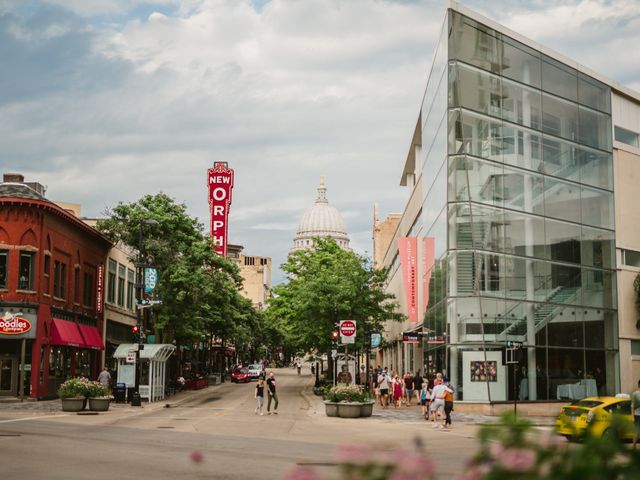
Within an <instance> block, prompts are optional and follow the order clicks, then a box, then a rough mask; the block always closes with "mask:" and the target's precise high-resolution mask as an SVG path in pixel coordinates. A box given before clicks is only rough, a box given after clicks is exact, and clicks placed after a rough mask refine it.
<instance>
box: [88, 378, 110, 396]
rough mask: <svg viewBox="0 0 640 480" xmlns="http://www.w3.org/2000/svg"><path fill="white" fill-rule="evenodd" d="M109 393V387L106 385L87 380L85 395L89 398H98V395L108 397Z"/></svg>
mask: <svg viewBox="0 0 640 480" xmlns="http://www.w3.org/2000/svg"><path fill="white" fill-rule="evenodd" d="M109 394H110V392H109V387H108V386H107V385H103V384H101V383H100V382H95V381H94V382H89V386H88V387H87V397H89V398H99V397H108V396H109Z"/></svg>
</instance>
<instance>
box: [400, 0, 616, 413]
mask: <svg viewBox="0 0 640 480" xmlns="http://www.w3.org/2000/svg"><path fill="white" fill-rule="evenodd" d="M504 31H505V30H504V29H500V30H498V29H497V27H495V26H494V28H491V27H489V26H487V25H485V24H483V23H480V22H479V21H478V20H477V19H476V20H474V19H472V18H471V17H469V16H466V15H463V14H462V13H460V12H459V11H457V10H454V9H450V10H448V14H447V18H446V20H445V24H444V25H443V28H442V34H441V36H440V40H439V44H438V47H437V51H436V54H435V57H434V61H433V65H432V68H431V73H430V76H429V80H428V84H427V88H426V92H425V96H424V99H423V103H422V107H421V111H420V119H419V128H421V130H422V131H421V142H420V143H421V148H420V150H419V154H418V155H417V156H416V159H415V162H416V166H415V171H416V177H418V178H419V179H420V180H419V181H420V182H421V183H422V184H421V190H422V192H423V198H422V208H421V210H420V214H419V218H418V223H417V224H418V225H419V228H418V229H417V230H419V231H420V233H419V234H418V236H423V237H429V238H433V239H434V240H433V241H434V244H435V262H434V263H433V267H432V268H431V270H430V272H427V274H426V275H425V277H426V278H430V282H429V287H428V292H429V302H428V305H429V306H428V309H427V311H426V314H425V318H424V327H425V329H428V330H430V331H431V332H432V338H434V337H435V338H442V339H444V343H443V344H438V343H437V342H432V344H428V345H425V353H424V355H425V365H427V366H428V368H429V369H431V370H433V371H436V370H443V369H444V370H446V372H447V373H448V375H449V377H450V378H451V380H452V383H454V385H457V386H458V387H459V391H458V393H459V398H461V399H463V400H477V401H504V400H512V399H513V398H514V397H517V398H518V399H519V400H547V399H556V398H559V397H563V398H574V397H576V398H577V397H578V396H587V395H590V394H597V393H599V394H614V393H616V391H617V390H618V388H619V372H618V371H617V368H618V367H617V365H618V358H617V356H618V347H617V341H618V340H617V339H618V335H617V331H616V329H617V312H616V275H615V233H614V201H613V157H612V138H611V136H612V126H611V95H612V94H611V89H610V87H609V86H607V85H605V84H604V83H601V82H599V81H597V80H596V79H594V78H592V77H590V76H588V75H586V74H585V73H583V71H579V70H578V69H576V68H574V67H572V66H570V65H568V64H567V63H563V62H561V61H559V60H558V59H557V58H553V57H552V56H549V55H547V54H545V53H543V52H541V51H539V50H538V49H535V48H533V47H532V46H531V45H532V42H528V43H529V45H525V44H524V43H522V42H520V41H517V40H516V39H515V38H512V37H515V36H516V35H512V36H508V35H506V34H505V33H504ZM414 230H416V229H414ZM409 235H410V236H411V233H410V234H409ZM508 342H520V343H522V344H523V349H522V350H521V352H520V355H519V363H518V365H517V367H515V368H513V370H512V369H511V368H509V367H508V366H506V365H504V364H503V362H504V359H503V351H504V349H505V346H506V345H507V344H508Z"/></svg>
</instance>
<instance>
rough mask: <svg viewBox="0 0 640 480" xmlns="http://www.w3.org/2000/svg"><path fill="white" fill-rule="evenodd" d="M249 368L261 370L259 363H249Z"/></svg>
mask: <svg viewBox="0 0 640 480" xmlns="http://www.w3.org/2000/svg"><path fill="white" fill-rule="evenodd" d="M249 370H262V367H261V366H260V365H257V364H256V365H249Z"/></svg>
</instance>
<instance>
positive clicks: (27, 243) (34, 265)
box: [0, 184, 111, 398]
mask: <svg viewBox="0 0 640 480" xmlns="http://www.w3.org/2000/svg"><path fill="white" fill-rule="evenodd" d="M4 185H7V184H4ZM20 188H25V189H26V188H28V187H26V186H24V187H20V186H19V185H17V184H16V185H15V190H14V191H11V192H10V193H9V194H7V192H6V190H0V261H2V262H5V267H4V269H5V273H4V279H2V278H0V316H2V315H6V314H7V313H6V312H9V314H14V313H23V315H25V316H27V317H28V316H30V317H31V318H32V319H33V320H35V322H32V323H35V324H34V327H35V328H34V330H35V334H34V335H35V338H33V339H28V340H26V350H27V351H26V361H25V365H27V369H26V370H27V371H26V377H27V379H28V390H27V381H25V394H28V395H30V396H31V397H36V398H44V397H50V396H53V395H55V392H56V390H57V387H58V385H59V384H60V383H61V382H62V381H63V380H64V378H65V377H68V376H74V375H77V374H84V375H87V376H90V377H91V378H93V379H95V378H96V376H97V373H98V372H99V370H100V368H101V365H100V364H99V362H100V358H101V357H100V351H98V350H87V349H83V348H81V347H80V348H79V347H73V346H69V345H66V346H59V345H58V346H56V345H52V344H51V335H52V319H53V318H59V319H62V320H67V321H72V322H75V323H79V324H85V325H91V326H94V327H97V328H98V331H100V332H102V331H103V325H102V322H103V318H102V315H101V314H98V313H96V285H97V269H98V265H100V264H104V262H105V259H106V257H107V254H108V252H109V249H110V247H111V243H110V242H109V240H108V239H107V238H106V237H104V236H103V235H102V234H100V233H99V232H98V231H96V230H95V229H93V228H91V227H89V226H88V225H86V224H85V223H83V222H82V221H81V220H80V219H78V218H76V217H75V216H73V215H72V214H70V213H68V212H66V211H65V210H63V209H62V208H60V207H58V206H57V205H55V204H53V203H51V202H49V201H48V200H46V199H44V197H40V196H39V195H25V196H32V197H33V198H21V193H20ZM25 192H26V193H27V194H29V191H28V190H25ZM38 197H40V198H38ZM27 267H28V268H27ZM0 268H2V265H1V264H0ZM1 273H2V271H1V270H0V274H1ZM3 284H4V285H3ZM32 335H33V334H32ZM21 344H22V341H21V340H20V339H18V338H11V336H10V335H0V360H2V359H6V364H3V365H4V367H5V370H6V372H7V373H6V375H5V377H4V378H3V379H0V380H2V382H4V387H3V388H4V389H3V388H0V394H5V395H8V394H14V395H15V394H17V392H18V391H19V390H18V385H17V383H18V382H17V381H16V379H15V369H16V366H15V361H16V359H18V361H19V356H20V349H21ZM2 361H4V360H2ZM51 361H54V362H55V364H56V365H52V364H51ZM8 365H10V366H11V368H13V369H14V372H13V373H14V376H13V377H11V378H12V380H9V377H7V375H9V373H10V372H9V368H10V367H9V366H8ZM0 387H2V385H1V384H0ZM7 387H11V388H9V389H8V388H7ZM7 390H13V392H7Z"/></svg>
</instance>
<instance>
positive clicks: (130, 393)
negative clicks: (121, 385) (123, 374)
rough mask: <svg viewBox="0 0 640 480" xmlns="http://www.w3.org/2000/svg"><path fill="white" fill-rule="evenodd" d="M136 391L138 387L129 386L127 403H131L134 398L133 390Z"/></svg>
mask: <svg viewBox="0 0 640 480" xmlns="http://www.w3.org/2000/svg"><path fill="white" fill-rule="evenodd" d="M135 391H136V387H128V388H127V403H131V399H132V398H133V392H135Z"/></svg>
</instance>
